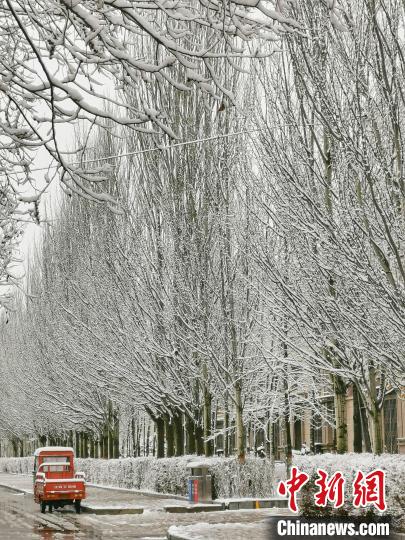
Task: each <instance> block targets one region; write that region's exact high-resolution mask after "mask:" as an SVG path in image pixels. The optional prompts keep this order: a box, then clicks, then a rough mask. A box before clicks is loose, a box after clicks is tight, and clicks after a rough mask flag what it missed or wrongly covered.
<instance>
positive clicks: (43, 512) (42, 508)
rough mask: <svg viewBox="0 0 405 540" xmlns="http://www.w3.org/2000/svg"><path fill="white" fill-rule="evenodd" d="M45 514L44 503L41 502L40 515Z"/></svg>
mask: <svg viewBox="0 0 405 540" xmlns="http://www.w3.org/2000/svg"><path fill="white" fill-rule="evenodd" d="M45 512H46V503H45V502H44V501H41V513H42V514H45Z"/></svg>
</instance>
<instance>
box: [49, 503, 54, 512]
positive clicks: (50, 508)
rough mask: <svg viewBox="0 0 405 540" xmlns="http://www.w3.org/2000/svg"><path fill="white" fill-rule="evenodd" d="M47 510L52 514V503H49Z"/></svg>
mask: <svg viewBox="0 0 405 540" xmlns="http://www.w3.org/2000/svg"><path fill="white" fill-rule="evenodd" d="M49 512H50V513H51V514H52V512H53V504H50V505H49Z"/></svg>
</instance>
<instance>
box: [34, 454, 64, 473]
mask: <svg viewBox="0 0 405 540" xmlns="http://www.w3.org/2000/svg"><path fill="white" fill-rule="evenodd" d="M47 463H49V465H47ZM57 463H60V465H56V464H57ZM69 467H70V461H69V457H68V456H44V457H43V458H42V466H41V471H42V472H63V471H68V470H69Z"/></svg>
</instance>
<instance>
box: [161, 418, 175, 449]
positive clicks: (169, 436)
mask: <svg viewBox="0 0 405 540" xmlns="http://www.w3.org/2000/svg"><path fill="white" fill-rule="evenodd" d="M163 418H164V425H165V436H166V457H173V456H174V427H173V423H171V422H170V416H169V415H168V414H165V415H164V417H163Z"/></svg>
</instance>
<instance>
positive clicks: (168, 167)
mask: <svg viewBox="0 0 405 540" xmlns="http://www.w3.org/2000/svg"><path fill="white" fill-rule="evenodd" d="M342 4H344V5H343V6H342V7H343V8H344V9H343V13H345V20H346V24H347V28H346V31H345V32H344V33H341V32H337V31H336V21H335V24H331V22H330V17H331V13H330V10H329V8H328V7H327V6H325V5H323V4H319V5H317V4H316V3H311V4H310V3H303V4H302V5H298V4H297V5H295V6H294V7H293V11H294V17H295V19H297V20H300V21H303V24H304V25H305V28H306V29H307V35H306V39H302V38H301V37H300V36H297V35H290V34H289V35H287V36H286V37H285V38H284V40H283V47H282V49H281V50H280V52H279V53H278V54H277V56H275V55H274V56H272V57H271V58H270V59H269V58H266V59H262V60H261V61H260V63H257V64H255V67H254V69H252V70H251V71H250V72H249V74H248V75H247V74H246V69H247V67H248V66H247V64H246V63H245V62H244V61H243V60H238V61H236V60H234V65H233V66H232V69H231V67H230V65H229V58H227V59H220V58H216V59H215V60H214V59H213V60H212V62H213V63H215V71H216V72H220V73H221V76H222V80H223V81H224V85H225V86H224V88H225V87H226V88H227V89H231V91H232V96H236V95H237V96H238V97H237V99H236V103H235V98H234V97H233V99H230V97H228V98H226V97H225V98H224V99H223V101H222V103H221V105H220V106H219V105H218V102H217V101H216V100H215V99H213V98H212V97H210V96H209V95H205V94H202V93H201V92H199V91H192V92H188V93H185V92H183V91H182V90H181V89H179V88H176V86H175V85H173V84H169V83H165V82H164V81H163V80H162V81H160V85H159V86H154V85H153V86H151V88H150V89H145V88H143V89H142V90H141V89H138V90H137V91H134V90H132V89H131V88H129V89H126V93H125V96H126V97H125V99H126V102H127V103H128V107H130V108H131V109H134V110H135V109H137V110H139V107H140V104H142V107H143V108H148V107H149V106H151V105H152V104H154V106H155V107H158V108H159V109H162V110H164V109H167V108H168V104H169V103H170V118H171V121H172V125H173V126H174V127H175V129H176V130H177V132H178V133H180V135H181V138H182V139H183V140H189V141H201V142H196V143H193V144H187V145H184V146H181V147H173V148H169V149H167V148H166V149H162V150H158V151H153V152H150V151H149V150H148V147H149V139H148V136H147V135H146V134H145V135H143V134H137V136H136V137H135V136H132V137H131V136H128V134H127V133H126V132H125V131H123V130H119V129H117V128H116V126H115V127H114V124H111V125H110V129H108V130H98V131H96V132H95V134H94V136H93V138H92V139H91V146H92V147H93V150H91V151H90V150H89V149H87V150H86V151H83V152H82V154H81V155H80V162H81V164H82V165H81V166H82V167H85V166H86V167H88V166H89V165H88V162H89V161H91V167H93V170H94V171H100V170H101V168H102V169H103V171H104V173H105V174H106V175H107V176H108V180H107V181H105V182H104V184H103V192H106V193H107V194H108V197H109V198H111V200H112V199H113V200H116V201H119V203H120V207H121V209H122V212H121V213H119V214H118V213H115V212H110V213H106V212H105V209H104V207H103V206H100V205H99V204H97V202H96V201H95V200H94V198H93V197H87V198H86V197H81V198H77V197H71V194H70V193H68V194H61V195H60V196H59V197H58V198H57V201H54V202H53V204H52V205H51V207H49V208H48V210H47V214H48V215H47V217H48V221H49V225H47V226H46V227H44V233H43V240H42V245H41V246H40V248H39V249H38V255H37V257H36V258H35V260H33V261H32V264H31V267H30V271H29V279H28V290H29V291H30V295H29V296H28V297H26V298H24V299H22V300H21V309H20V311H19V312H18V314H16V315H15V317H13V320H12V321H11V322H10V323H9V324H8V325H7V326H4V327H3V328H2V341H3V344H4V345H3V347H2V350H1V352H0V354H1V361H0V370H1V382H0V385H1V389H2V397H1V401H0V418H1V424H0V429H1V430H2V431H3V433H4V434H6V435H8V436H10V437H11V436H14V437H23V436H24V437H26V436H32V437H38V436H48V437H49V436H52V437H62V438H63V437H64V438H67V433H69V432H70V431H77V432H86V433H90V434H93V435H90V437H92V438H93V439H97V440H99V439H100V433H102V432H103V430H104V429H105V426H106V425H111V422H112V420H111V419H112V418H113V417H117V418H118V416H119V417H120V422H121V426H122V433H123V434H124V436H125V437H127V436H128V433H132V432H134V431H135V432H136V431H137V430H139V426H140V425H141V424H140V422H142V423H143V422H144V419H145V417H146V418H149V419H150V421H151V422H153V425H154V433H155V435H156V437H155V445H156V455H157V456H158V457H162V456H163V455H164V454H165V453H166V455H173V454H174V453H175V454H177V455H181V454H182V453H184V452H185V451H187V452H190V453H193V452H198V453H205V454H206V455H207V456H209V455H211V454H212V452H213V448H214V441H216V442H217V443H218V440H220V441H221V445H222V446H223V450H224V453H225V454H228V453H229V452H230V451H232V448H233V447H235V448H236V452H237V455H238V456H239V459H240V460H242V461H243V459H244V456H245V452H246V446H247V437H246V435H247V431H248V428H250V429H252V428H253V430H254V431H255V432H260V434H261V437H264V440H265V442H266V446H267V452H268V453H271V451H272V448H271V447H272V441H273V436H272V428H273V426H274V425H275V424H276V423H279V422H280V421H281V422H282V423H283V425H284V426H285V428H286V432H287V433H289V431H290V430H289V427H290V423H291V422H292V420H293V419H294V418H296V417H298V418H300V417H303V416H304V414H305V411H308V410H312V411H313V412H316V413H317V415H319V414H320V415H321V416H324V417H325V419H326V420H327V421H331V422H332V423H333V424H334V426H335V427H336V434H337V435H336V447H337V450H338V451H339V452H344V451H345V450H346V449H347V429H346V424H347V411H346V391H347V388H348V385H352V386H353V388H354V392H355V395H356V403H358V404H361V405H362V406H364V407H365V409H366V422H365V423H364V424H363V428H362V430H361V431H362V437H363V439H364V441H368V440H369V439H370V440H371V447H372V449H373V451H375V452H377V453H379V452H381V451H382V426H381V411H382V407H383V403H384V399H385V394H386V391H387V390H389V389H390V388H392V387H395V388H397V387H399V386H400V385H401V384H402V383H403V380H402V376H403V370H404V344H405V339H404V338H405V335H404V334H405V331H404V326H403V320H404V315H405V313H404V307H405V304H404V301H405V295H404V291H405V274H404V270H403V264H404V238H405V235H404V233H405V223H404V219H405V214H404V204H405V201H404V196H405V190H404V183H403V177H404V176H403V158H402V153H403V150H404V145H403V139H402V129H403V127H404V102H403V99H404V98H403V94H402V91H401V84H400V81H401V77H402V76H403V68H404V65H403V58H404V56H403V52H404V44H403V20H404V17H403V15H404V13H403V10H404V7H403V6H402V5H400V4H399V3H397V2H395V1H389V2H384V3H381V4H380V3H379V4H377V3H375V5H373V6H372V8H370V2H367V1H366V0H364V1H361V2H358V3H356V5H355V6H353V5H352V4H351V3H350V2H342ZM137 47H138V49H137V52H138V56H139V57H143V56H146V57H152V56H153V51H154V50H155V51H156V49H155V48H154V47H155V46H154V45H152V44H151V43H150V42H140V43H138V45H137ZM217 52H218V51H217ZM219 56H220V55H219ZM236 62H237V63H236ZM235 67H236V68H237V69H235ZM206 70H207V71H206V73H205V74H206V76H207V77H209V76H210V67H209V66H208V65H207V66H206ZM235 105H236V106H235ZM253 130H256V131H255V134H252V131H253ZM232 133H239V135H237V136H229V134H232ZM223 134H227V136H226V137H223V136H222V135H223ZM86 137H87V134H82V135H78V139H81V140H83V139H85V138H86ZM120 153H126V154H130V155H129V156H127V157H126V158H121V159H119V158H114V159H111V164H113V165H114V168H113V169H111V168H110V172H108V169H107V168H106V167H105V166H104V163H105V161H104V158H105V157H106V156H114V155H117V154H120ZM86 162H87V164H86ZM107 173H108V174H107ZM94 189H95V190H96V192H97V190H98V189H99V188H97V184H95V187H94ZM100 193H101V189H100ZM328 392H332V393H333V395H334V418H333V419H330V418H326V411H324V410H323V408H322V406H321V401H320V399H319V398H320V397H321V396H322V394H323V393H328ZM111 411H113V414H112V412H111ZM115 422H117V420H115ZM124 425H126V426H127V428H126V431H125V430H124V429H123V426H124ZM356 427H357V428H359V426H356ZM107 430H108V428H107ZM149 437H150V434H149V435H145V437H144V439H146V440H149ZM135 439H136V437H135V438H134V439H133V440H135ZM216 446H217V447H218V446H219V445H218V444H216ZM286 447H287V456H288V457H291V441H290V440H289V437H287V439H286Z"/></svg>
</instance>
